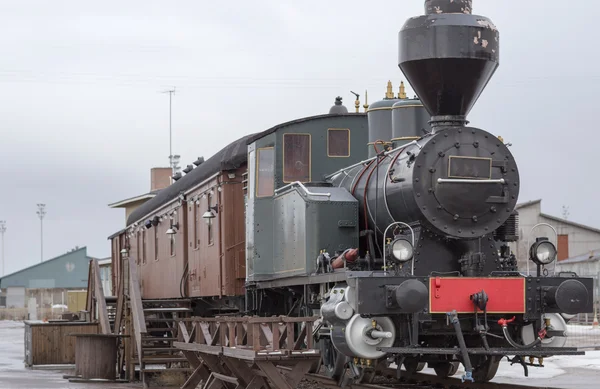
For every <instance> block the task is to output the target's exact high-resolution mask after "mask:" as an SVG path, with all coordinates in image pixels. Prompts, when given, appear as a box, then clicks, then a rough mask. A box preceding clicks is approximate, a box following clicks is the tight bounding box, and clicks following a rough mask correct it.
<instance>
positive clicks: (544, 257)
mask: <svg viewBox="0 0 600 389" xmlns="http://www.w3.org/2000/svg"><path fill="white" fill-rule="evenodd" d="M529 258H530V259H531V260H532V261H533V262H535V263H536V264H538V265H548V264H550V263H552V262H554V260H556V247H555V246H554V244H552V242H550V241H549V240H548V238H537V239H536V241H535V243H534V244H532V245H531V248H530V250H529Z"/></svg>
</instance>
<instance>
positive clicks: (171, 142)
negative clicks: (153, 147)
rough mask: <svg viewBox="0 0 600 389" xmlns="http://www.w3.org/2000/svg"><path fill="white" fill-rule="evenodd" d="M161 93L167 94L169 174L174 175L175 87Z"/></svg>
mask: <svg viewBox="0 0 600 389" xmlns="http://www.w3.org/2000/svg"><path fill="white" fill-rule="evenodd" d="M162 93H168V94H169V166H170V167H171V175H172V176H173V175H175V165H174V163H173V128H172V121H171V118H172V100H173V95H174V94H175V87H173V89H169V90H166V91H163V92H162Z"/></svg>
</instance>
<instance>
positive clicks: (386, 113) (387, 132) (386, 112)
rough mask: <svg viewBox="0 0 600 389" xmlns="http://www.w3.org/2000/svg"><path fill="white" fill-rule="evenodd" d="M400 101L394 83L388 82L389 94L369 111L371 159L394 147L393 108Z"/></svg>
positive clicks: (371, 106) (375, 103)
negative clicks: (395, 92) (395, 93)
mask: <svg viewBox="0 0 600 389" xmlns="http://www.w3.org/2000/svg"><path fill="white" fill-rule="evenodd" d="M398 101H400V100H399V99H397V98H395V97H394V92H392V82H391V81H388V84H387V92H386V94H385V98H384V99H383V100H379V101H376V102H374V103H373V104H371V105H370V106H369V110H368V111H367V120H368V122H369V144H368V147H369V157H373V156H375V155H376V154H377V151H379V152H381V151H382V150H383V149H384V148H385V147H388V146H389V147H391V145H392V142H391V140H392V106H393V105H394V104H395V103H397V102H398Z"/></svg>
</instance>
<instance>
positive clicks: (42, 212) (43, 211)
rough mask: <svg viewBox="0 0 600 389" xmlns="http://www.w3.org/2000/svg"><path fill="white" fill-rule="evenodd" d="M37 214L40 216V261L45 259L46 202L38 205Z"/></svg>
mask: <svg viewBox="0 0 600 389" xmlns="http://www.w3.org/2000/svg"><path fill="white" fill-rule="evenodd" d="M37 207H38V210H37V212H36V213H37V215H38V217H39V218H40V262H43V261H44V216H46V204H38V205H37Z"/></svg>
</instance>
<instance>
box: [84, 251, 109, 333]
mask: <svg viewBox="0 0 600 389" xmlns="http://www.w3.org/2000/svg"><path fill="white" fill-rule="evenodd" d="M91 262H92V276H93V277H94V278H93V284H94V290H93V293H94V298H95V299H96V308H97V309H98V322H99V323H100V333H102V334H111V333H112V332H111V330H110V321H109V320H108V311H107V309H106V297H105V296H104V291H103V288H102V280H101V279H100V266H99V265H98V260H96V259H92V261H91ZM88 293H92V291H88Z"/></svg>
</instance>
